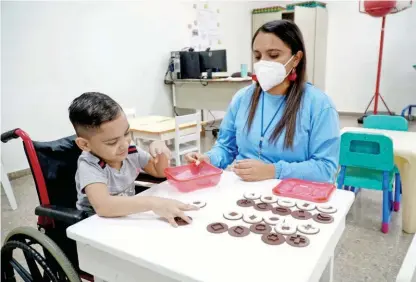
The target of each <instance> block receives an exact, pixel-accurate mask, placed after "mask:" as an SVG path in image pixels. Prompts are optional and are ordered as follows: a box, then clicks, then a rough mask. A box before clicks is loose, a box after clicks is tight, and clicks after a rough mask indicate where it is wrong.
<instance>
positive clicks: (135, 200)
mask: <svg viewBox="0 0 416 282" xmlns="http://www.w3.org/2000/svg"><path fill="white" fill-rule="evenodd" d="M69 119H70V120H71V123H72V125H73V126H74V128H75V131H76V133H77V138H76V143H77V145H78V147H79V148H81V150H82V151H83V152H82V154H81V155H80V157H79V159H78V170H77V173H76V176H75V181H76V186H77V192H78V201H77V208H78V209H80V210H85V211H95V212H96V213H97V214H98V215H99V216H102V217H120V216H126V215H129V214H134V213H140V212H145V211H150V210H151V211H153V212H154V213H155V214H157V215H159V216H161V217H163V218H166V219H167V220H168V221H169V223H170V224H172V225H173V226H175V227H176V226H177V224H176V222H175V219H174V218H175V217H181V218H182V219H183V220H185V221H186V222H188V223H190V219H189V217H187V216H186V215H185V214H184V212H183V211H188V210H195V209H196V207H194V206H191V205H186V204H183V203H181V202H179V201H176V200H170V199H164V198H159V197H145V196H140V197H120V196H133V195H134V194H135V189H134V187H135V186H134V181H135V179H136V177H137V175H138V174H139V171H140V169H143V170H144V171H145V172H147V173H148V174H150V175H152V176H155V177H160V178H161V177H164V169H165V168H166V167H167V166H168V164H169V158H170V151H169V149H168V148H167V147H166V145H165V143H164V142H157V141H156V142H153V143H152V144H151V145H150V149H149V151H150V154H149V153H147V152H145V151H143V150H141V149H139V148H136V147H135V146H130V143H131V137H130V133H129V124H128V121H127V118H126V116H125V114H124V112H123V110H122V109H121V107H120V105H119V104H118V103H117V102H116V101H114V100H113V99H111V98H110V97H109V96H107V95H105V94H102V93H96V92H89V93H84V94H82V95H81V96H79V97H78V98H76V99H75V100H74V101H73V102H72V103H71V106H70V107H69Z"/></svg>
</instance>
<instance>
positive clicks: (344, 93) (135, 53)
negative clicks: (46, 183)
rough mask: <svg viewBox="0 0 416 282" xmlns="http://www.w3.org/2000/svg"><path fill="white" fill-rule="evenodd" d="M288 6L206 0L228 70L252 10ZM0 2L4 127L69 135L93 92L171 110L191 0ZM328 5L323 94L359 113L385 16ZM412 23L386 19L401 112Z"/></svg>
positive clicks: (407, 92) (410, 99)
mask: <svg viewBox="0 0 416 282" xmlns="http://www.w3.org/2000/svg"><path fill="white" fill-rule="evenodd" d="M288 2H289V1H282V2H278V1H277V2H272V1H268V2H264V1H255V2H247V1H241V2H240V1H229V2H228V1H227V2H219V1H213V2H210V3H209V5H210V6H211V7H212V8H219V9H220V10H221V13H220V16H219V21H220V23H221V31H222V45H221V46H219V47H220V48H225V49H227V55H228V68H229V72H230V73H231V72H234V71H238V70H239V68H240V64H241V63H247V64H248V65H250V61H251V51H250V49H251V48H250V41H251V38H250V34H251V10H252V9H253V8H260V7H268V6H273V5H279V3H280V5H284V4H287V3H288ZM198 3H201V2H198ZM1 8H2V10H1V32H2V34H1V56H2V57H1V59H2V61H1V69H2V72H1V80H2V85H1V92H2V93H1V100H2V101H1V102H2V103H1V131H2V132H3V131H5V130H8V129H11V128H15V127H21V128H23V129H24V130H26V131H27V132H28V133H29V134H30V135H31V137H32V138H33V139H35V140H51V139H55V138H59V137H62V136H65V135H70V134H73V129H72V127H71V125H70V123H69V120H68V116H67V108H68V105H69V103H70V101H71V100H72V99H73V98H75V97H76V96H78V95H80V94H81V93H83V92H85V91H94V90H95V91H101V92H104V93H108V94H110V95H111V96H113V97H114V98H115V99H116V100H117V101H118V102H120V103H121V104H123V105H129V106H131V107H135V108H136V109H137V111H138V113H140V114H141V115H147V114H160V115H172V110H171V105H172V104H171V97H170V89H169V88H168V87H166V86H165V85H164V84H163V82H162V81H163V75H164V73H165V70H166V67H167V61H168V58H169V52H170V51H171V50H178V49H180V48H182V47H184V46H186V45H187V44H188V42H189V30H188V28H187V25H188V24H189V23H190V22H192V21H193V20H194V19H195V11H194V9H193V8H192V2H177V1H163V3H162V1H146V2H131V1H130V2H127V1H126V2H122V1H117V2H115V1H114V2H109V1H99V2H98V1H96V2H92V1H91V2H89V1H82V2H81V1H79V2H75V1H74V2H60V1H56V2H54V1H48V2H46V1H45V2H30V1H28V2H17V1H14V2H11V1H10V2H1ZM327 8H328V17H329V18H328V24H329V26H328V48H327V49H328V54H327V56H328V57H327V78H326V83H327V86H326V89H327V92H328V94H329V95H330V96H331V97H332V98H333V99H334V101H335V104H336V106H337V108H338V110H339V111H344V112H362V111H363V110H364V109H365V106H366V105H367V103H368V101H369V99H370V98H371V96H372V95H373V93H374V85H375V75H376V68H377V56H378V44H379V31H380V25H381V20H380V19H376V18H371V17H370V16H367V15H361V14H359V13H358V11H357V2H355V1H342V2H340V1H336V2H329V3H328V4H327ZM232 13H233V14H234V15H232ZM415 26H416V7H413V8H412V9H410V10H407V11H404V12H402V13H399V14H397V15H391V16H388V18H387V25H386V38H385V50H384V59H383V73H382V83H381V92H382V94H383V95H384V97H385V99H386V101H387V103H388V104H389V106H391V108H392V109H393V110H395V111H396V112H399V111H400V110H401V109H402V108H403V107H404V106H406V105H407V104H410V103H415V102H416V83H415V81H416V72H415V71H414V69H413V68H412V64H415V62H416V52H415V51H414V50H416V32H415V30H414V27H415ZM218 116H221V113H219V115H218ZM2 152H3V154H2V159H3V161H4V162H5V165H6V167H7V168H8V170H9V171H15V170H20V169H23V168H26V167H27V162H26V158H25V156H24V153H23V150H22V147H21V144H20V142H10V143H8V144H2Z"/></svg>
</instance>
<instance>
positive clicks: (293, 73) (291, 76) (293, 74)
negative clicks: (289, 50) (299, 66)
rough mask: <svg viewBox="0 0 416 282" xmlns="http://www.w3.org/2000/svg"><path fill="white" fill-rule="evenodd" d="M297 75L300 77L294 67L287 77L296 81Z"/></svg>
mask: <svg viewBox="0 0 416 282" xmlns="http://www.w3.org/2000/svg"><path fill="white" fill-rule="evenodd" d="M297 77H298V76H297V75H296V70H295V69H293V70H292V71H291V72H290V74H289V76H288V77H287V78H288V79H289V81H295V80H296V78H297Z"/></svg>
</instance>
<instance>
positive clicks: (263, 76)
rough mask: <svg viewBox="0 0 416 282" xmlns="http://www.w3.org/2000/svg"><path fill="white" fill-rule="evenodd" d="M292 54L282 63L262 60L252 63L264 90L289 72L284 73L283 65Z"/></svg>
mask: <svg viewBox="0 0 416 282" xmlns="http://www.w3.org/2000/svg"><path fill="white" fill-rule="evenodd" d="M293 56H294V55H293ZM293 56H292V57H291V58H290V59H289V61H287V62H286V64H284V65H283V64H282V63H279V62H274V61H263V60H261V61H258V62H257V63H254V72H255V73H256V76H257V80H258V82H259V83H260V86H261V88H262V89H263V90H264V91H268V90H270V89H272V88H273V87H275V86H276V85H279V84H280V83H282V82H283V81H284V80H285V78H286V77H287V76H288V75H289V73H290V72H289V73H286V69H285V66H286V65H287V64H288V63H289V62H290V61H291V60H292V58H293Z"/></svg>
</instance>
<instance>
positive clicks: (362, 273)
mask: <svg viewBox="0 0 416 282" xmlns="http://www.w3.org/2000/svg"><path fill="white" fill-rule="evenodd" d="M356 125H357V123H356V117H345V116H343V117H341V127H345V126H356ZM411 130H412V131H416V124H415V123H413V124H412V125H411ZM212 143H213V140H212V138H211V134H210V133H207V137H205V138H204V140H203V147H204V148H210V146H211V145H212ZM12 186H13V189H14V193H15V195H16V198H17V202H18V206H19V207H18V209H17V210H16V211H12V210H11V209H10V206H9V203H8V201H7V198H6V196H5V195H3V194H2V196H1V242H3V241H4V238H5V236H6V234H7V233H8V232H9V231H10V230H12V229H13V228H15V227H18V226H24V225H26V226H33V227H36V217H35V215H34V208H35V207H36V205H37V203H38V200H37V195H36V191H35V187H34V183H33V180H32V178H31V177H30V176H26V177H23V178H20V179H17V180H14V181H12ZM381 199H382V197H381V193H378V192H377V191H368V190H363V191H361V192H360V194H359V195H358V196H357V198H356V200H355V202H354V205H353V206H352V209H351V211H350V213H349V214H348V216H347V227H346V230H345V232H344V234H343V236H342V238H341V241H340V243H339V244H338V247H337V249H336V258H335V273H334V281H336V282H341V281H342V282H344V281H345V282H347V281H348V282H360V281H377V282H382V281H388V282H392V281H394V280H395V277H396V275H397V273H398V271H399V268H400V265H401V263H402V261H403V258H404V255H405V253H406V250H407V248H408V246H409V244H410V242H411V240H412V237H413V235H409V234H405V233H403V232H402V231H401V215H400V213H399V214H394V215H393V218H392V224H391V227H390V228H391V229H390V232H389V233H388V234H383V233H381V231H380V220H381Z"/></svg>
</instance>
